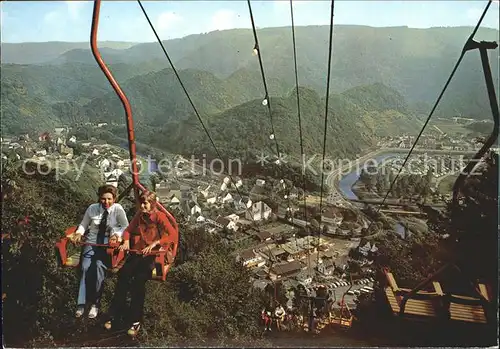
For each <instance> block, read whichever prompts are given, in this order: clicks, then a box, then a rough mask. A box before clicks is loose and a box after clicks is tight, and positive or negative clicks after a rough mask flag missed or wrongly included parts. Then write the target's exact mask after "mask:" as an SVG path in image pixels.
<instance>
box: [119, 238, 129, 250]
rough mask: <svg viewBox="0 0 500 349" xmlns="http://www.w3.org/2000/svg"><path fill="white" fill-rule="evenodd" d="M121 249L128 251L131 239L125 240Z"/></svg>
mask: <svg viewBox="0 0 500 349" xmlns="http://www.w3.org/2000/svg"><path fill="white" fill-rule="evenodd" d="M118 248H119V249H120V250H122V251H127V250H129V249H130V240H125V241H123V244H121V245H120V246H119V247H118Z"/></svg>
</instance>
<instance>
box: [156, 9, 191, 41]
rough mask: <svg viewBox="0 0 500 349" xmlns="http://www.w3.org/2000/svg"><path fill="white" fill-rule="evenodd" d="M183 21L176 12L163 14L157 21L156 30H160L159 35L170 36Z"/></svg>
mask: <svg viewBox="0 0 500 349" xmlns="http://www.w3.org/2000/svg"><path fill="white" fill-rule="evenodd" d="M183 21H184V18H183V17H182V16H180V15H178V14H176V13H175V12H171V11H169V12H162V13H160V15H159V16H158V19H157V21H156V28H158V32H159V33H161V34H164V35H167V36H168V35H169V34H172V31H173V29H174V28H175V27H176V26H177V25H179V24H181V23H182V22H183Z"/></svg>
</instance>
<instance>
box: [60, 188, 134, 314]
mask: <svg viewBox="0 0 500 349" xmlns="http://www.w3.org/2000/svg"><path fill="white" fill-rule="evenodd" d="M97 194H98V196H99V202H98V203H95V204H92V205H90V206H89V207H88V208H87V211H86V212H85V215H84V216H83V219H82V222H81V223H80V225H79V226H78V229H77V230H76V232H75V233H74V234H73V235H72V236H71V237H70V238H71V241H72V242H74V243H78V242H81V241H82V238H83V236H84V234H85V242H86V243H91V244H107V243H108V242H109V240H119V239H120V238H121V235H122V233H123V231H124V230H125V228H127V226H128V219H127V215H126V214H125V211H124V209H123V207H122V206H121V205H120V204H118V203H115V200H116V194H117V190H116V188H115V187H114V186H112V185H103V186H101V187H99V189H98V191H97ZM109 265H110V260H109V256H107V255H106V250H105V247H97V246H90V245H85V246H84V247H83V250H82V257H81V266H82V278H81V281H80V289H79V291H78V308H77V311H76V317H81V316H82V315H83V314H84V312H85V306H86V305H87V304H89V305H90V311H89V314H88V317H89V318H90V319H93V318H95V317H97V314H98V313H99V303H100V298H101V294H102V290H103V286H104V279H105V277H106V270H107V269H108V267H109Z"/></svg>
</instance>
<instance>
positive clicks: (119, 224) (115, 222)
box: [76, 203, 128, 243]
mask: <svg viewBox="0 0 500 349" xmlns="http://www.w3.org/2000/svg"><path fill="white" fill-rule="evenodd" d="M103 214H104V208H103V207H102V205H101V204H100V203H96V204H92V205H90V206H89V207H88V208H87V211H86V212H85V215H84V216H83V219H82V222H81V223H80V225H79V226H78V229H77V230H76V233H77V234H84V233H85V231H86V230H87V229H88V231H89V233H88V235H87V239H86V241H87V242H89V243H96V242H97V234H98V233H99V225H100V224H101V218H102V215H103ZM107 226H108V227H110V228H111V231H112V232H111V235H113V234H117V235H118V236H119V237H121V236H122V234H123V231H124V230H125V228H127V226H128V219H127V215H126V214H125V210H124V209H123V207H122V205H120V204H113V205H111V207H110V208H108V219H107ZM107 241H108V237H106V238H105V239H104V243H107Z"/></svg>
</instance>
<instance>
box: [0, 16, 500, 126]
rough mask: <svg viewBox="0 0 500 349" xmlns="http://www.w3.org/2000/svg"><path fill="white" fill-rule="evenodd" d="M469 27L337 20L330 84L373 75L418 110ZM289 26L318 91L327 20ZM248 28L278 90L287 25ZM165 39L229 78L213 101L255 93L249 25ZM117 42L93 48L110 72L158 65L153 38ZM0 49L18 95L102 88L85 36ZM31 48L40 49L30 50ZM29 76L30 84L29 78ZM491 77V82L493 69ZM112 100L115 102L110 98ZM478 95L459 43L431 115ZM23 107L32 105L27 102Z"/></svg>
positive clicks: (470, 61)
mask: <svg viewBox="0 0 500 349" xmlns="http://www.w3.org/2000/svg"><path fill="white" fill-rule="evenodd" d="M471 31H472V28H468V27H457V28H430V29H413V28H407V27H391V28H372V27H366V26H352V25H338V26H336V27H335V37H334V41H335V42H334V47H335V51H334V53H333V63H332V80H331V81H332V84H331V89H332V92H334V93H340V92H343V91H345V90H347V89H350V88H354V87H357V86H362V85H370V84H374V83H382V84H384V85H386V86H389V87H391V88H393V89H395V90H397V91H399V92H400V93H401V94H402V95H403V96H404V97H405V98H406V100H407V101H408V103H409V104H410V105H411V106H412V107H414V108H416V109H417V110H418V111H419V112H420V113H422V114H427V113H428V112H429V111H430V109H431V106H432V104H433V103H434V101H435V99H436V97H437V95H438V93H439V92H440V90H441V88H442V87H443V85H444V83H445V81H446V79H447V77H448V76H449V74H450V72H451V70H452V68H453V66H454V64H455V62H456V59H457V58H458V56H459V55H460V53H461V50H462V47H463V45H464V43H465V41H466V39H467V37H468V35H469V34H470V32H471ZM296 34H297V54H298V58H297V59H298V64H299V72H298V73H299V80H300V86H305V87H310V88H313V89H314V90H316V91H317V92H318V93H319V94H320V95H322V94H324V91H325V85H326V79H325V76H326V71H327V69H326V68H327V67H326V65H327V64H326V62H327V50H328V47H327V46H328V45H327V44H326V43H327V39H328V26H308V27H297V28H296ZM258 35H259V42H260V46H261V52H262V55H263V63H264V67H265V71H266V77H267V80H268V83H269V85H270V88H269V89H270V93H271V95H274V96H280V95H283V94H284V93H287V92H288V91H289V90H290V89H291V88H293V87H294V85H295V81H294V74H293V59H292V58H293V51H292V40H291V30H290V27H283V28H264V29H260V30H259V31H258ZM498 36H499V32H498V30H494V29H488V28H482V29H481V30H479V31H478V33H477V38H478V39H480V40H498ZM165 44H166V48H167V50H168V51H169V54H170V55H171V56H172V59H173V60H174V63H175V65H176V67H177V68H178V69H180V70H185V69H187V71H204V72H207V73H211V74H213V76H214V79H219V80H221V81H226V80H229V81H232V82H231V84H230V85H229V86H230V90H231V92H233V91H234V93H231V96H229V97H224V98H225V100H223V102H226V101H228V103H227V105H224V109H223V110H226V109H228V108H229V107H233V106H235V105H237V104H239V103H244V102H248V101H250V100H252V99H254V98H259V97H263V96H262V95H263V91H262V82H261V81H259V78H260V72H259V66H258V60H257V58H256V57H254V56H252V49H251V48H252V45H253V38H252V32H251V30H248V29H232V30H225V31H216V32H211V33H208V34H200V35H190V36H188V37H185V38H182V39H175V40H168V41H165ZM65 45H66V46H65ZM123 45H124V44H119V45H118V44H117V45H115V44H113V43H107V44H106V45H104V47H103V48H102V52H103V56H104V59H105V60H106V62H107V63H110V64H111V68H112V71H113V73H114V74H116V76H117V78H118V80H119V81H120V82H121V83H123V82H125V81H126V80H127V79H129V78H133V77H134V76H137V75H143V74H147V73H148V72H158V71H161V70H162V69H165V68H167V67H168V63H167V62H166V60H165V59H164V57H163V56H162V52H161V49H160V47H159V45H157V44H155V43H144V44H137V45H133V46H132V47H130V48H126V49H120V47H122V48H123V47H124V46H123ZM125 47H126V46H125ZM2 49H3V53H2V59H3V63H2V76H3V77H7V79H4V78H3V77H2V87H4V83H6V84H9V83H12V82H13V80H14V82H16V83H17V82H20V83H22V84H24V85H25V88H26V89H28V90H30V91H29V93H30V94H28V97H30V98H42V99H44V100H46V101H47V98H45V97H50V99H51V100H50V101H48V102H49V103H52V102H53V101H56V102H68V101H72V102H73V101H77V102H86V101H88V100H89V99H91V98H94V97H96V95H97V96H98V97H100V96H102V94H103V93H105V91H109V92H111V88H110V87H109V86H106V84H107V82H106V79H105V78H104V76H102V74H100V72H99V70H98V68H97V65H96V63H95V61H94V59H93V58H92V55H91V53H90V51H89V49H88V44H87V45H86V46H85V45H84V44H75V43H45V44H43V43H42V44H40V43H36V44H34V43H23V44H9V45H8V46H6V45H4V46H3V47H2ZM38 51H40V52H39V53H40V54H39V55H38V54H35V52H38ZM42 51H43V52H42ZM26 52H30V55H29V56H27V55H25V54H24V53H26ZM42 53H43V54H42ZM497 56H498V54H497V52H494V50H491V52H490V64H491V67H492V72H493V75H494V76H497V75H498V60H497V59H496V58H497ZM6 57H7V58H6ZM27 57H46V58H45V60H42V61H40V59H38V58H37V60H36V63H41V62H44V64H41V65H39V66H36V67H33V66H31V67H19V66H15V65H6V64H5V63H29V61H28V58H27ZM49 57H58V58H57V59H55V58H54V59H52V58H49ZM50 62H52V63H53V65H52V67H51V66H50V65H49V64H48V63H50ZM33 63H35V61H33ZM52 63H51V64H52ZM120 66H121V67H122V68H121V69H120ZM99 74H100V75H99ZM146 76H147V75H145V76H143V78H144V81H143V82H142V83H141V85H146V86H148V88H149V89H151V90H153V89H160V91H159V92H153V93H162V94H163V95H162V96H163V97H164V98H168V95H172V94H173V95H176V94H178V93H179V92H175V91H174V92H173V91H172V90H171V89H168V88H167V85H169V86H172V87H175V89H176V90H179V91H180V86H179V85H178V84H177V82H176V81H175V79H173V77H172V76H171V74H168V73H166V74H161V75H155V79H157V81H151V82H147V78H146ZM14 78H15V79H14ZM148 78H151V76H148ZM162 80H171V81H168V82H164V81H162ZM32 81H34V82H35V84H34V85H35V86H30V85H31V84H33V83H32ZM272 81H275V83H273V82H272ZM193 82H199V83H200V86H199V87H200V88H201V87H202V86H201V81H199V79H194V80H193ZM495 83H498V81H497V79H495ZM210 84H211V82H210V81H206V82H205V86H206V87H211V85H210ZM130 86H131V87H129V88H127V89H126V92H127V93H128V94H132V95H135V94H141V93H143V92H142V91H136V90H134V89H133V87H132V86H133V85H130ZM162 88H167V89H166V90H161V89H162ZM194 88H195V89H197V88H198V87H197V86H195V87H194ZM31 90H33V91H31ZM57 90H61V91H57ZM188 90H189V91H190V92H192V93H194V94H196V91H192V90H193V86H189V89H188ZM219 90H220V89H219ZM203 91H204V92H205V93H207V98H206V100H205V99H204V98H201V99H199V100H198V103H197V105H198V106H200V105H201V106H200V108H201V107H202V106H204V105H205V104H206V103H205V102H208V103H209V104H212V105H209V106H208V108H207V110H209V111H210V110H211V111H214V108H213V107H218V105H219V104H220V102H221V101H217V100H215V101H212V97H215V96H211V95H210V94H211V93H212V92H211V91H207V89H204V90H203ZM247 91H248V93H247ZM200 93H201V91H200ZM257 94H258V95H257ZM111 96H112V95H111ZM233 98H236V100H235V103H236V104H233V103H231V102H232V99H233ZM110 99H112V97H110ZM219 99H222V97H219ZM96 103H97V102H96ZM116 103H117V104H118V105H119V102H116ZM134 103H139V104H140V103H141V101H137V102H136V101H135V100H134ZM180 103H182V102H180ZM26 104H27V102H26ZM488 105H489V104H488V100H487V93H486V90H485V86H484V77H483V74H482V71H481V62H480V59H479V55H478V54H477V52H473V51H471V52H468V53H467V55H466V57H465V59H464V60H463V62H462V64H461V66H460V69H459V70H458V71H457V74H456V75H455V78H454V79H453V81H452V83H451V84H450V86H449V88H448V91H447V92H446V94H445V96H444V98H443V100H442V102H441V104H440V107H439V108H438V109H437V111H436V115H442V116H453V115H462V116H470V117H474V118H479V119H484V118H487V117H488V115H489V110H488ZM417 106H418V108H417ZM28 109H29V108H28ZM215 109H218V108H215ZM219 111H222V110H219ZM25 113H27V111H25ZM33 113H35V114H36V111H33ZM7 117H9V116H8V114H7ZM4 118H5V116H4Z"/></svg>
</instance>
